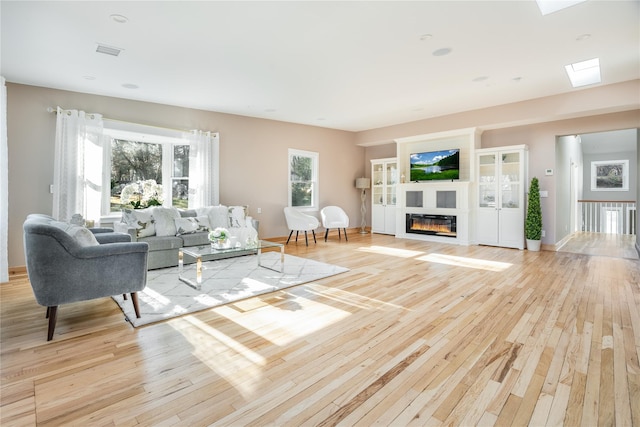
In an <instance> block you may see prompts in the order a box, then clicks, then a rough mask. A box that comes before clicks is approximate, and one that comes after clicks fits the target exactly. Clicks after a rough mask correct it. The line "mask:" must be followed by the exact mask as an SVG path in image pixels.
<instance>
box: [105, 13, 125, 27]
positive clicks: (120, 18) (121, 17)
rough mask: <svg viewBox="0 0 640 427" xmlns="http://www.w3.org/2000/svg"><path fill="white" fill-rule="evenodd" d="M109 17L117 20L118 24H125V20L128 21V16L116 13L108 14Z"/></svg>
mask: <svg viewBox="0 0 640 427" xmlns="http://www.w3.org/2000/svg"><path fill="white" fill-rule="evenodd" d="M109 18H111V20H112V21H114V22H117V23H118V24H126V23H127V22H129V18H127V17H126V16H124V15H118V14H117V13H114V14H113V15H110V16H109Z"/></svg>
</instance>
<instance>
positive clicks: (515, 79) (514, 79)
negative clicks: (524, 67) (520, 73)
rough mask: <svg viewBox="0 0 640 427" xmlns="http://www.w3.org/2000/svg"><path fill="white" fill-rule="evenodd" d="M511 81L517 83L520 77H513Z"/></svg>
mask: <svg viewBox="0 0 640 427" xmlns="http://www.w3.org/2000/svg"><path fill="white" fill-rule="evenodd" d="M511 80H513V81H514V82H519V81H520V80H522V77H514V78H512V79H511Z"/></svg>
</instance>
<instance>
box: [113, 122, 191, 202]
mask: <svg viewBox="0 0 640 427" xmlns="http://www.w3.org/2000/svg"><path fill="white" fill-rule="evenodd" d="M105 131H106V132H105V133H106V134H107V135H108V137H109V138H110V144H107V147H108V149H107V150H106V151H108V153H107V158H106V159H105V163H106V165H107V166H108V167H107V168H106V169H107V170H109V171H110V176H109V180H110V188H111V191H110V194H109V200H108V201H105V203H104V205H105V206H108V208H107V209H106V210H107V212H105V213H106V214H110V213H115V212H120V210H121V208H122V204H123V203H125V204H126V203H133V204H136V203H139V204H140V205H141V206H152V205H154V204H163V205H164V206H175V207H179V208H186V207H187V205H188V201H189V200H188V194H189V145H188V144H185V140H183V139H180V138H167V137H159V136H154V135H144V134H139V135H136V134H134V133H129V134H125V133H123V132H116V131H114V132H110V131H108V130H106V129H105ZM154 181H155V184H157V185H155V184H153V182H154ZM123 190H124V191H123Z"/></svg>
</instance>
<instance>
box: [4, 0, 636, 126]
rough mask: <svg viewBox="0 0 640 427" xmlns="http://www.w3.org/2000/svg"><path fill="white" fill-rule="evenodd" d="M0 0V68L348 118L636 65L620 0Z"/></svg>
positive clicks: (159, 95)
mask: <svg viewBox="0 0 640 427" xmlns="http://www.w3.org/2000/svg"><path fill="white" fill-rule="evenodd" d="M0 7H1V9H0V14H1V24H2V29H1V43H2V44H1V47H2V51H1V64H0V65H1V66H0V72H1V74H2V75H3V76H4V77H5V78H6V79H7V81H9V82H14V83H21V84H28V85H36V86H44V87H51V88H57V89H64V90H71V91H78V92H86V93H92V94H99V95H107V96H114V97H120V98H127V99H136V100H142V101H149V102H157V103H162V104H170V105H177V106H183V107H191V108H198V109H204V110H212V111H219V112H226V113H233V114H241V115H246V116H253V117H264V118H268V119H274V120H283V121H288V122H295V123H303V124H309V125H315V126H322V127H328V128H336V129H344V130H351V131H359V130H366V129H372V128H377V127H382V126H387V125H392V124H398V123H404V122H409V121H413V120H419V119H424V118H429V117H435V116H441V115H445V114H451V113H456V112H460V111H467V110H472V109H477V108H483V107H488V106H493V105H501V104H507V103H511V102H517V101H522V100H527V99H533V98H539V97H543V96H548V95H554V94H560V93H566V92H571V91H574V90H580V89H573V88H572V87H571V85H570V83H569V80H568V78H567V76H566V74H565V70H564V66H565V65H567V64H570V63H573V62H577V61H583V60H587V59H591V58H594V57H599V58H600V64H601V67H602V83H601V85H606V84H612V83H618V82H622V81H627V80H633V79H638V78H640V29H639V27H640V9H639V2H638V1H636V0H634V1H596V0H590V1H587V2H584V3H580V4H577V5H574V6H572V7H570V8H567V9H564V10H561V11H559V12H556V13H553V14H550V15H546V16H542V14H541V13H540V11H539V9H538V7H537V5H536V3H535V2H534V1H528V0H522V1H468V2H466V1H410V2H399V1H393V2H391V1H389V2H385V1H372V2H368V1H336V2H328V1H285V2H270V1H258V2H245V1H234V2H217V1H195V2H184V1H182V2H167V1H140V2H133V1H132V2H115V1H86V2H71V1H53V2H52V1H45V2H37V1H4V0H3V1H1V2H0ZM112 14H120V15H124V16H126V17H127V18H128V22H127V23H125V24H120V23H117V22H115V21H114V20H112V19H111V18H110V16H111V15H112ZM425 34H430V35H431V37H430V38H428V39H426V40H424V39H423V38H424V37H422V36H424V35H425ZM583 34H590V37H589V38H587V39H585V40H577V39H578V38H579V37H580V36H581V35H583ZM97 43H102V44H106V45H108V46H114V47H118V48H122V49H124V51H123V52H122V53H121V54H120V56H119V57H113V56H107V55H104V54H100V53H96V51H95V50H96V46H97ZM442 48H450V49H452V51H451V53H450V54H448V55H444V56H434V55H433V54H432V53H433V52H434V51H436V50H438V49H442ZM87 77H90V78H92V79H91V80H89V79H87ZM475 79H479V80H480V81H474V80H475ZM123 84H133V85H137V86H139V87H138V88H137V89H128V88H125V87H123ZM63 107H67V108H73V107H74V106H63Z"/></svg>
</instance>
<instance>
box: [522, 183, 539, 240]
mask: <svg viewBox="0 0 640 427" xmlns="http://www.w3.org/2000/svg"><path fill="white" fill-rule="evenodd" d="M524 234H525V238H526V239H527V249H528V250H530V251H539V250H540V240H542V209H541V208H540V186H539V183H538V178H536V177H533V178H532V179H531V186H530V187H529V199H528V202H527V218H526V220H525V224H524Z"/></svg>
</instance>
